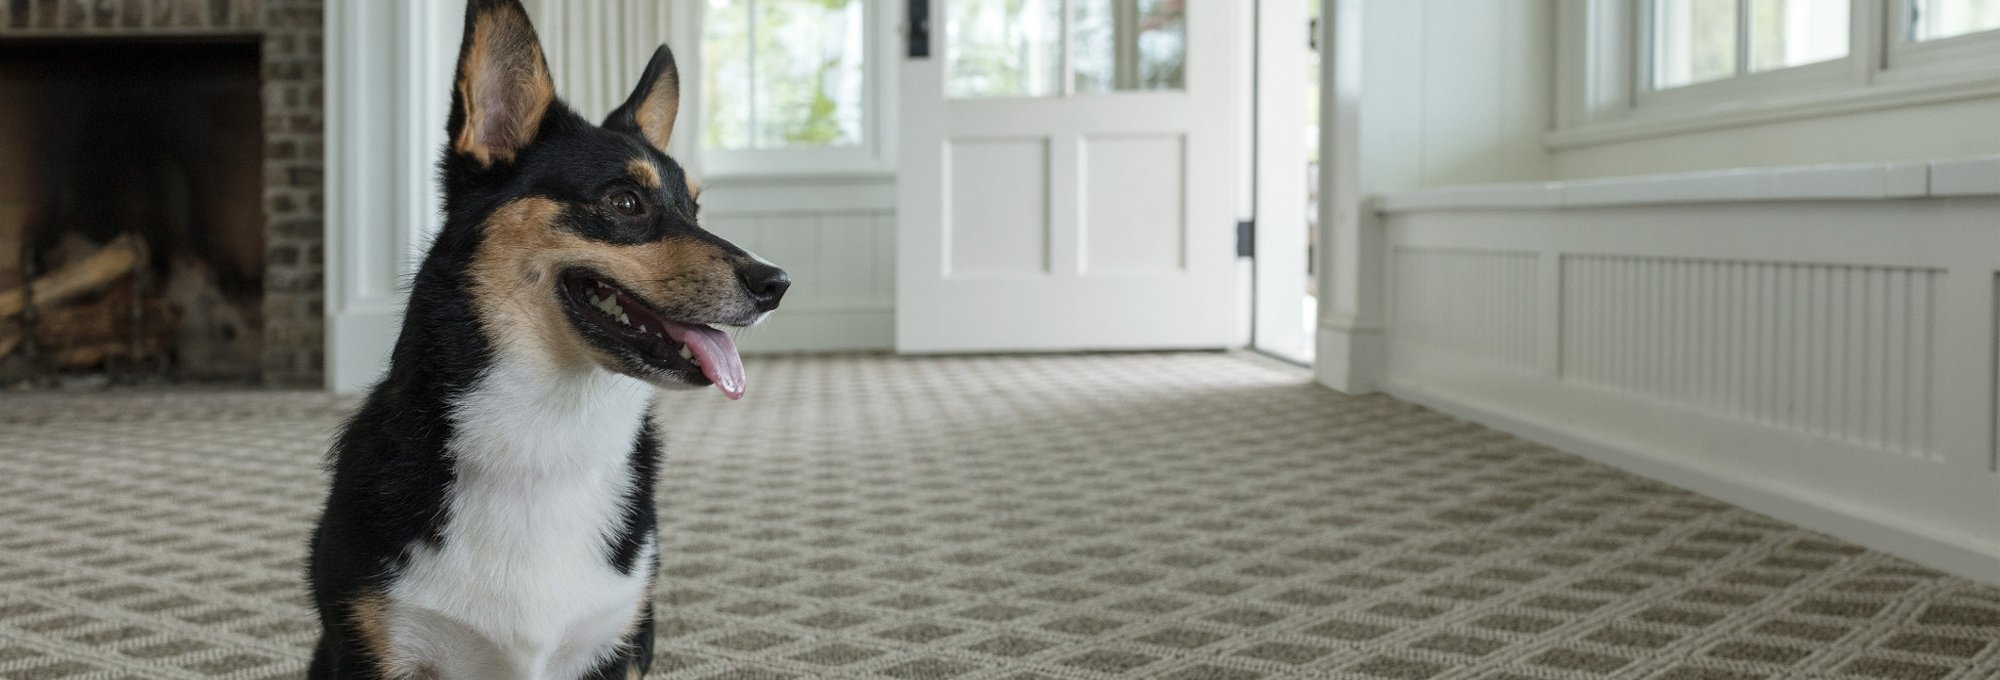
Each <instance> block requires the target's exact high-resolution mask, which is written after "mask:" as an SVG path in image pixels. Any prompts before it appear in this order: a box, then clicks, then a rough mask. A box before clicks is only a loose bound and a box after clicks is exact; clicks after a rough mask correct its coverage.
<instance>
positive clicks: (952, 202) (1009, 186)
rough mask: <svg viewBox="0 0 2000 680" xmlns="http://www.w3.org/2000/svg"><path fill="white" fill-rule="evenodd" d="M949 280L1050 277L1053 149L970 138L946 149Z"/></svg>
mask: <svg viewBox="0 0 2000 680" xmlns="http://www.w3.org/2000/svg"><path fill="white" fill-rule="evenodd" d="M945 157H946V158H947V159H949V160H948V161H947V162H946V170H945V172H946V173H947V174H949V175H950V176H951V183H950V184H949V190H950V192H951V193H950V194H949V195H947V196H945V199H944V200H945V203H946V204H947V205H948V206H950V207H949V212H948V213H947V214H949V215H950V216H951V223H950V224H949V225H948V226H947V229H946V231H947V233H948V236H947V238H948V240H949V241H950V243H951V266H950V267H949V268H948V269H947V272H946V275H947V276H948V277H950V278H968V277H971V278H977V277H982V276H1006V275H1014V276H1021V275H1034V276H1040V275H1045V274H1047V273H1048V272H1049V237H1048V236H1049V203H1048V191H1047V189H1048V184H1049V145H1048V140H1045V139H1039V138H1021V139H968V140H962V141H955V142H953V143H952V144H951V145H950V146H949V147H948V148H947V149H946V150H945Z"/></svg>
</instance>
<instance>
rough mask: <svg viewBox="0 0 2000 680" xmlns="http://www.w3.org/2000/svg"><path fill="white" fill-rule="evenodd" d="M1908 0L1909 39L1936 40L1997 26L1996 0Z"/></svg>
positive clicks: (1999, 24) (1999, 26)
mask: <svg viewBox="0 0 2000 680" xmlns="http://www.w3.org/2000/svg"><path fill="white" fill-rule="evenodd" d="M1908 1H1909V3H1910V39H1911V40H1916V41H1923V40H1938V39H1941V38H1950V37H1952V36H1959V35H1965V34H1967V33H1977V32H1980V31H1991V30H1994V29H2000V0H1908Z"/></svg>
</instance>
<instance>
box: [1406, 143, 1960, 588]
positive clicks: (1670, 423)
mask: <svg viewBox="0 0 2000 680" xmlns="http://www.w3.org/2000/svg"><path fill="white" fill-rule="evenodd" d="M1627 183H1628V184H1634V185H1636V184H1638V183H1640V182H1639V181H1638V180H1631V181H1628V182H1627ZM1786 196H1787V197H1786V198H1778V199H1757V198H1755V197H1746V196H1743V195H1741V194H1740V192H1738V191H1737V188H1734V187H1732V188H1729V190H1727V191H1719V192H1718V194H1717V197H1716V199H1715V200H1714V201H1712V202H1707V203H1703V202H1700V201H1698V200H1695V198H1694V197H1692V196H1682V197H1680V199H1679V200H1677V201H1675V202H1672V203H1664V204H1653V203H1640V204H1632V205H1615V206H1613V205H1595V204H1569V203H1549V202H1535V201H1525V202H1523V201H1483V200H1482V201H1481V202H1479V203H1476V204H1462V203H1447V202H1438V201H1421V200H1418V201H1401V202H1395V203H1388V204H1385V205H1386V208H1385V211H1384V212H1383V225H1384V229H1385V239H1386V250H1385V252H1384V253H1383V255H1382V257H1384V258H1387V260H1388V261H1389V263H1390V265H1391V267H1392V272H1391V276H1390V277H1389V278H1388V280H1387V282H1388V287H1389V288H1390V290H1389V292H1388V297H1387V303H1388V305H1389V309H1390V311H1391V317H1392V318H1391V324H1390V326H1389V334H1388V342H1389V362H1388V370H1387V375H1386V376H1385V377H1384V381H1383V385H1384V386H1385V389H1387V390H1388V391H1389V392H1390V393H1391V394H1394V395H1396V396H1398V397H1401V398H1404V399H1409V400H1412V401H1417V402H1419V403H1424V404H1427V405H1430V406H1433V407H1436V408H1440V409H1443V410H1446V411H1449V412H1452V413H1454V414H1456V415H1459V416H1462V417H1467V418H1471V419H1474V420H1478V421H1481V422H1484V423H1487V424H1490V425H1494V426H1497V427H1501V428H1503V429H1508V430H1512V431H1514V432H1518V433H1521V434H1524V435H1527V436H1530V437H1534V438H1537V439H1541V440H1543V441H1547V442H1550V443H1552V444H1556V445H1559V446H1562V447H1564V448H1566V449H1568V450H1571V451H1575V452H1578V453H1582V454H1585V455H1589V456H1592V457H1595V458H1598V459H1600V460H1603V461H1605V462H1609V463H1612V464H1616V465H1620V466H1623V467H1626V468H1629V469H1632V470H1634V471H1637V472H1640V473H1642V474H1647V475H1649V476H1653V477H1657V478H1660V479H1663V480H1666V481H1669V482H1672V483H1675V484H1680V485H1683V486H1688V487H1691V488H1694V489H1696V490H1698V491H1702V492H1704V493H1708V494H1711V495H1714V496H1717V497H1719V498H1722V499H1724V500H1727V501H1730V502H1734V503H1738V504H1742V505H1744V506H1747V507H1749V508H1751V509H1753V510H1756V511H1759V512H1764V513H1768V514H1771V515H1774V516H1777V517H1779V518H1781V519H1785V520H1788V521H1793V522H1797V523H1800V524H1803V525H1806V526H1809V527H1812V528H1814V529H1816V530H1819V531H1824V532H1826V533H1829V534H1833V535H1836V536H1839V537H1841V538H1845V539H1848V540H1852V541H1855V542H1858V543H1862V544H1865V545H1869V546H1871V547H1875V548H1878V549H1882V550H1886V551H1889V552H1893V553H1898V554H1901V555H1903V556H1906V557H1909V558H1911V559H1915V560H1917V561H1920V562H1925V563H1927V564H1931V565H1933V566H1937V567H1941V568H1945V569H1948V570H1951V571H1954V572H1957V573H1960V574H1964V575H1967V576H1971V577H1973V578H1978V579H1982V580H1987V581H1990V582H1995V583H2000V538H1996V537H1995V535H1994V533H1993V530H1992V527H1993V518H1994V517H1996V508H2000V506H1996V505H1995V502H1994V500H1993V499H1995V498H2000V472H1997V471H1996V451H1995V449H1996V442H1995V434H1994V433H1995V426H1996V421H1997V420H2000V400H1996V398H1995V391H1996V383H1995V377H1994V376H1995V375H1996V368H2000V276H1996V272H2000V248H1996V247H1995V246H1994V244H1995V240H1994V239H1995V231H1994V228H1993V227H1994V225H1995V224H2000V197H1981V196H1956V195H1954V196H1950V197H1941V196H1940V197H1923V196H1906V195H1898V196H1893V197H1891V196H1886V195H1885V196H1882V197H1877V198H1870V197H1868V196H1864V195H1854V196H1842V197H1838V198H1810V197H1798V196H1793V195H1791V194H1787V195H1786ZM1417 198H1423V197H1417ZM1524 291H1525V292H1524ZM1530 321H1532V323H1531V324H1527V322H1530ZM1524 324H1526V326H1525V327H1527V328H1529V329H1530V330H1526V331H1524V330H1522V328H1524ZM1524 366H1527V367H1531V368H1532V370H1522V368H1523V367H1524Z"/></svg>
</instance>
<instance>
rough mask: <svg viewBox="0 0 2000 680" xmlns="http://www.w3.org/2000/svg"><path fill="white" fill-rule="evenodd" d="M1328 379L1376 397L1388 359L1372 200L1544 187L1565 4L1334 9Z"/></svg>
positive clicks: (1325, 326) (1333, 3)
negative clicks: (1422, 190)
mask: <svg viewBox="0 0 2000 680" xmlns="http://www.w3.org/2000/svg"><path fill="white" fill-rule="evenodd" d="M1324 1H1325V3H1326V4H1325V5H1324V6H1323V9H1322V16H1324V17H1330V18H1331V19H1332V20H1331V21H1327V22H1324V25H1323V26H1322V37H1321V44H1322V45H1324V46H1326V51H1325V57H1324V61H1323V64H1324V68H1323V69H1322V81H1321V105H1320V108H1321V115H1322V116H1325V117H1327V118H1325V119H1324V122H1323V124H1322V125H1321V131H1322V133H1321V136H1322V141H1321V148H1320V158H1321V159H1322V163H1323V165H1324V168H1325V169H1324V170H1323V171H1322V172H1321V175H1320V178H1321V181H1322V182H1323V183H1325V184H1324V185H1323V186H1322V187H1321V189H1320V194H1321V196H1323V197H1326V198H1325V200H1323V201H1322V202H1321V206H1320V210H1321V213H1320V225H1321V229H1322V230H1323V232H1324V233H1322V234H1321V238H1320V241H1319V242H1320V244H1321V248H1320V249H1319V257H1320V258H1321V261H1320V267H1319V271H1320V272H1322V274H1321V276H1320V277H1319V284H1320V291H1319V299H1320V300H1321V303H1320V322H1319V338H1318V344H1319V347H1318V353H1317V354H1318V358H1317V361H1316V363H1317V366H1316V368H1317V373H1318V375H1319V379H1320V382H1322V383H1323V384H1326V385H1328V386H1330V387H1333V388H1335V389H1338V390H1341V391H1345V392H1350V393H1361V392H1369V391H1372V390H1374V389H1375V379H1376V378H1377V377H1379V374H1380V371H1381V368H1382V361H1383V351H1384V349H1385V348H1384V346H1383V344H1382V340H1383V339H1382V331H1383V325H1382V324H1383V319H1382V309H1381V300H1382V298H1381V286H1382V280H1381V276H1382V268H1381V264H1382V254H1381V227H1380V225H1379V223H1378V221H1377V216H1376V215H1375V214H1374V212H1373V211H1372V210H1371V209H1369V208H1368V207H1367V204H1368V200H1369V199H1368V197H1369V196H1370V195H1373V194H1377V193H1381V192H1385V191H1395V190H1402V189H1411V188H1418V187H1428V186H1443V185H1451V184H1462V183H1478V182H1502V181H1510V180H1530V179H1544V178H1547V177H1548V176H1549V175H1550V174H1551V173H1552V172H1553V165H1552V162H1551V158H1550V156H1549V154H1548V153H1547V151H1546V149H1545V148H1544V147H1543V145H1542V142H1541V137H1542V135H1543V133H1545V132H1546V131H1547V130H1548V128H1549V124H1550V121H1551V116H1552V115H1553V98H1554V88H1553V83H1554V80H1553V76H1554V72H1555V64H1554V55H1555V52H1554V47H1553V45H1554V44H1555V40H1554V37H1555V36H1554V30H1555V2H1554V0H1324Z"/></svg>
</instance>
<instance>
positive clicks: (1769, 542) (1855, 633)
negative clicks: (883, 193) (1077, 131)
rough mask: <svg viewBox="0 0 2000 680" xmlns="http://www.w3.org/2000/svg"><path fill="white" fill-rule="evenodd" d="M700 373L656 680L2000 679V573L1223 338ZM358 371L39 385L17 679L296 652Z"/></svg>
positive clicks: (17, 474) (670, 547) (9, 661)
mask: <svg viewBox="0 0 2000 680" xmlns="http://www.w3.org/2000/svg"><path fill="white" fill-rule="evenodd" d="M749 369H750V374H751V384H750V395H749V397H748V398H746V399H744V400H743V401H742V402H738V403H729V402H726V401H725V400H723V399H722V398H720V397H719V396H718V395H716V394H714V392H713V391H705V392H699V393H675V394H673V395H671V396H670V397H669V398H668V399H666V400H665V401H664V402H663V404H662V406H661V408H662V411H663V412H664V413H665V418H666V420H667V422H668V423H670V424H671V427H670V432H669V437H670V442H671V443H670V444H669V445H668V454H667V455H668V462H667V464H666V466H665V475H664V477H665V479H664V482H663V485H662V488H661V490H660V498H661V502H662V505H661V514H662V518H661V519H662V531H663V533H664V544H665V553H666V558H665V566H664V572H665V573H664V574H663V577H662V580H661V587H660V593H659V598H660V606H661V608H660V625H659V641H658V645H659V651H660V655H659V658H658V661H657V665H656V667H655V669H654V674H653V676H652V677H668V678H676V679H679V678H687V679H707V678H717V679H723V678H733V679H738V680H750V679H754V678H788V677H797V678H813V677H867V678H896V679H900V680H916V679H940V680H941V679H945V678H952V679H960V678H963V679H966V680H971V679H975V678H1006V679H1015V678H1019V679H1023V680H1025V679H1029V678H1062V679H1067V678H1100V679H1108V678H1173V679H1203V680H1253V679H1266V678H1328V677H1342V678H1347V677H1352V678H1388V679H1408V680H1416V679H1429V678H1437V679H1445V678H1477V679H1489V678H1492V679H1498V678H1544V679H1558V678H1561V679H1568V678H1596V677H1602V678H1653V679H1673V680H1725V679H1726V680H1736V679H1739V678H1742V679H1748V678H1878V679H1912V680H1923V679H1941V678H1991V677H1995V676H1996V674H2000V642H1996V638H2000V591H1996V590H1994V589H1991V588H1986V587H1982V586H1978V585H1976V584H1973V583H1970V582H1967V581H1964V580H1961V579H1957V578H1952V577H1948V576H1945V575H1942V574H1939V573H1937V572H1934V571H1931V570H1928V569H1924V568H1921V567H1918V566H1915V565H1913V564H1910V563H1908V562H1905V561H1902V560H1898V559H1895V558H1891V557H1888V556H1885V555H1882V554H1879V553H1875V552H1872V551H1868V550H1863V549H1861V548H1858V547H1855V546H1853V545H1850V544H1847V543H1843V542H1841V541H1837V540H1832V539H1829V538H1827V537H1825V536H1821V535H1818V534H1814V533H1812V532H1808V531H1804V530H1802V529H1799V528H1797V527H1794V526H1791V525H1788V524H1785V523H1782V522H1777V521H1773V520H1771V519H1769V518H1766V517H1762V516H1759V515H1756V514H1753V513H1750V512H1747V511H1744V510H1741V509H1738V508H1735V507H1732V506H1730V505H1727V504H1724V503H1720V502H1717V501H1714V500H1711V499H1707V498H1704V497H1701V496H1697V495H1693V494H1690V493H1687V492H1684V491H1680V490H1677V489H1675V488H1672V487H1669V486H1666V485H1663V484H1657V483H1653V482H1649V481H1646V480H1644V479H1640V478H1638V477H1634V476H1632V475H1629V474H1625V473H1622V472H1619V471H1616V470H1613V469H1610V468H1607V467H1604V466H1601V465H1597V464H1594V463H1591V462H1587V461H1585V460H1583V459H1580V458H1576V457H1572V456H1569V455H1565V454H1562V453H1559V452H1556V451H1553V450H1550V449H1547V448H1544V447H1541V446H1537V445H1534V444H1530V443H1527V442H1524V441H1522V440H1520V439H1516V438H1514V437H1510V436H1507V435H1504V434H1500V433H1496V432H1493V431H1491V430H1487V429H1484V428H1481V427H1478V426H1475V425H1472V424H1468V423H1465V422H1461V421H1456V420H1453V419H1451V418H1448V417H1444V416H1441V415H1438V414H1436V413H1433V412H1430V411H1426V410H1424V409H1421V408H1418V407H1415V406H1411V405H1408V404H1404V403H1399V402H1396V401H1394V400H1391V399H1388V398H1383V397H1366V398H1351V397H1344V396H1341V395H1338V394H1334V393H1332V392H1328V391H1325V390H1322V389H1319V388H1316V387H1313V386H1311V385H1309V384H1307V382H1306V377H1305V375H1304V373H1303V372H1301V371H1298V370H1296V369H1290V368H1287V367H1281V366H1276V365H1273V364H1269V363H1266V362H1263V361H1262V360H1258V359H1254V358H1248V357H1243V356H1236V355H1224V354H1157V355H1129V356H1085V357H1048V358H1019V357H977V358H937V359H893V358H887V357H872V356H836V357H807V358H761V359H760V358H753V359H752V360H751V361H750V366H749ZM351 403H352V402H351V401H349V400H345V399H339V398H333V397H326V396H321V395H311V394H257V393H200V392H186V393H171V394H166V393H110V394H89V395H67V394H65V395H13V396H7V397H0V678H12V679H21V678H26V679H35V680H45V679H53V678H76V679H95V678H237V679H242V680H256V679H263V678H296V677H300V675H301V673H302V670H303V668H304V664H305V659H306V656H307V649H308V647H309V645H310V644H311V642H312V640H313V636H314V634H315V630H314V626H313V624H312V622H311V619H310V617H309V614H308V612H307V609H306V607H305V604H304V602H305V598H304V593H303V586H302V585H301V583H300V571H301V568H300V557H301V553H302V551H303V548H304V542H305V536H306V532H307V529H308V527H309V526H310V524H311V522H312V520H313V515H314V512H315V510H316V508H317V506H318V503H319V501H320V494H321V493H322V489H321V479H322V477H321V473H320V471H319V468H318V463H319V458H320V455H321V452H322V450H323V449H324V446H325V443H326V440H327V437H328V434H329V432H330V430H331V428H332V427H334V425H335V424H336V423H337V422H338V421H339V419H340V418H341V417H342V416H343V414H344V413H345V411H346V410H347V408H348V407H349V406H350V405H351Z"/></svg>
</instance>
